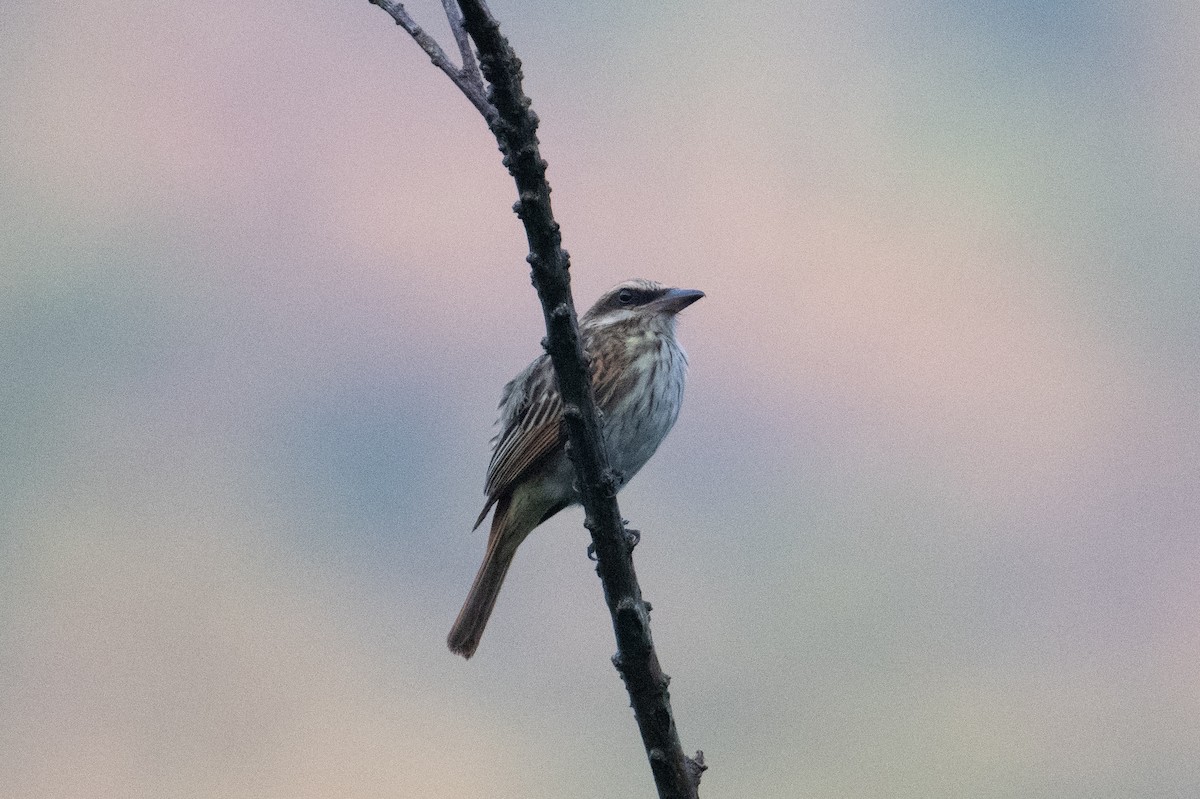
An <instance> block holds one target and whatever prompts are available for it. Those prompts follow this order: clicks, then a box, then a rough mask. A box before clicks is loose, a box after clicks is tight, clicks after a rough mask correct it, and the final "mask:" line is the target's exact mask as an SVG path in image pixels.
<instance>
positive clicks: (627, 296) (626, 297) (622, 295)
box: [617, 289, 633, 305]
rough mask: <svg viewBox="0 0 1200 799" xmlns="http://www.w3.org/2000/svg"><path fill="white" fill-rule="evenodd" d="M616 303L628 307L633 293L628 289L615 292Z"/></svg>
mask: <svg viewBox="0 0 1200 799" xmlns="http://www.w3.org/2000/svg"><path fill="white" fill-rule="evenodd" d="M617 302H619V303H621V304H622V305H628V304H629V303H631V302H633V292H632V291H630V290H629V289H621V290H620V291H619V292H617Z"/></svg>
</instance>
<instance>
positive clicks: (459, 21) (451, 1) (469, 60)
mask: <svg viewBox="0 0 1200 799" xmlns="http://www.w3.org/2000/svg"><path fill="white" fill-rule="evenodd" d="M442 9H443V10H445V12H446V21H447V22H449V23H450V31H451V32H452V33H453V34H454V41H455V43H457V44H458V54H459V56H460V57H461V60H462V77H463V80H466V81H468V82H469V83H470V84H471V85H472V86H473V87H475V88H476V89H477V90H478V92H479V96H480V97H485V96H486V94H487V92H486V89H485V88H484V85H483V73H482V72H480V71H479V64H478V63H476V61H475V51H474V50H472V49H471V37H470V36H469V35H468V34H467V28H466V26H465V25H463V17H462V11H461V10H460V9H459V7H458V3H457V2H456V1H455V0H442ZM485 118H486V115H485Z"/></svg>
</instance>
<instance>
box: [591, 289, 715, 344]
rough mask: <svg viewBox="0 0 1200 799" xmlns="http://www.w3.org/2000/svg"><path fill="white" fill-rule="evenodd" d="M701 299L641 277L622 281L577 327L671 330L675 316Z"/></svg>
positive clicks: (691, 291) (692, 292) (694, 292)
mask: <svg viewBox="0 0 1200 799" xmlns="http://www.w3.org/2000/svg"><path fill="white" fill-rule="evenodd" d="M703 296H704V292H703V291H698V290H697V289H674V288H668V287H666V286H664V285H662V284H661V283H655V282H654V281H653V280H643V279H641V278H635V279H633V280H626V281H625V282H623V283H619V284H617V285H616V286H613V287H612V288H611V289H609V290H608V291H606V292H605V293H604V294H603V295H602V296H601V297H600V299H598V300H596V303H595V305H593V306H592V307H591V308H589V309H588V312H587V313H585V314H584V315H583V318H582V319H581V320H580V322H579V324H580V326H581V327H583V328H585V329H588V330H592V331H596V330H599V329H601V328H607V327H612V326H625V325H633V326H638V327H649V328H658V329H660V330H662V331H664V332H667V331H670V330H673V329H674V327H675V314H677V313H679V312H680V311H682V310H683V309H684V308H686V307H688V306H689V305H691V304H692V303H693V302H695V301H696V300H698V299H700V298H701V297H703Z"/></svg>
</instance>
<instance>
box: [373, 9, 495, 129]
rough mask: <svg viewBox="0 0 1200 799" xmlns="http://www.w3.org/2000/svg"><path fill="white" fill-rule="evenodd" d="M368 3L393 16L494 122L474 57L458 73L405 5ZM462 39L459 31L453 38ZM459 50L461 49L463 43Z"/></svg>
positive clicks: (434, 63) (465, 62) (484, 115)
mask: <svg viewBox="0 0 1200 799" xmlns="http://www.w3.org/2000/svg"><path fill="white" fill-rule="evenodd" d="M369 2H370V3H371V5H376V6H379V7H380V8H382V9H383V10H384V11H386V12H387V13H388V14H389V15H391V17H392V19H394V20H396V24H397V25H399V26H400V27H401V28H404V30H405V31H406V32H407V33H408V35H409V36H411V37H413V40H414V41H416V43H417V44H418V45H420V46H421V49H422V50H424V51H425V54H426V55H427V56H429V60H430V61H432V62H433V65H434V66H435V67H437V68H438V69H440V70H441V71H442V72H445V73H446V75H447V76H448V77H449V78H450V80H452V81H453V82H454V85H455V86H457V87H458V88H459V90H460V91H462V93H463V94H465V95H466V96H467V99H468V100H470V101H471V105H473V106H475V108H476V109H478V111H479V113H481V114H483V118H484V119H486V120H488V122H489V124H490V123H491V120H492V118H494V117H495V115H496V111H495V109H493V108H492V106H491V104H490V103H488V101H487V94H486V93H485V91H484V88H483V81H482V80H481V79H480V78H479V77H478V69H477V68H476V66H475V58H474V56H472V57H471V59H470V62H469V65H470V66H469V68H468V66H467V64H468V62H467V61H466V60H465V57H464V62H463V69H459V68H458V67H456V66H454V64H453V63H452V62H451V61H450V59H449V58H447V57H446V52H445V51H444V50H442V46H441V45H440V44H438V43H437V41H436V40H435V39H434V38H433V37H432V36H430V35H429V34H428V33H426V32H425V30H424V28H422V27H421V26H420V25H418V24H417V21H416V20H415V19H413V18H412V15H411V14H409V13H408V11H407V9H405V8H404V4H403V3H397V2H395V0H369ZM450 27H451V29H452V30H454V29H455V24H454V21H453V20H451V22H450ZM459 27H461V24H460V26H459ZM459 35H460V34H459V33H458V31H457V30H455V34H454V36H455V39H456V40H457V39H458V38H459ZM459 47H460V49H461V47H462V45H461V42H460V44H459ZM467 49H468V50H470V47H469V46H468V48H467Z"/></svg>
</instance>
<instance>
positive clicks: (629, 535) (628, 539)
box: [625, 528, 642, 552]
mask: <svg viewBox="0 0 1200 799" xmlns="http://www.w3.org/2000/svg"><path fill="white" fill-rule="evenodd" d="M641 540H642V531H641V530H630V529H629V528H625V544H626V546H628V547H629V551H630V552H632V551H633V548H634V547H636V546H637V545H638V544H639V543H641Z"/></svg>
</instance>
